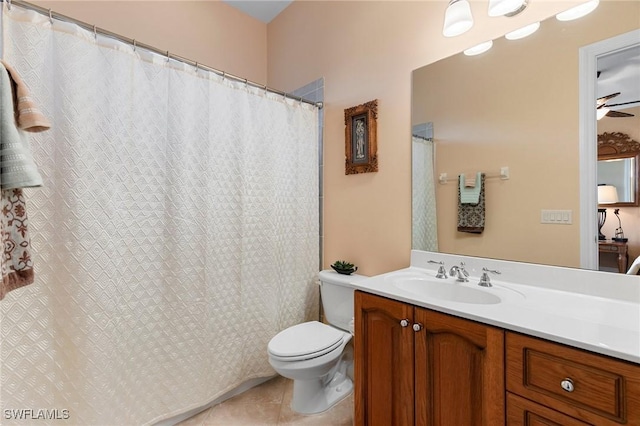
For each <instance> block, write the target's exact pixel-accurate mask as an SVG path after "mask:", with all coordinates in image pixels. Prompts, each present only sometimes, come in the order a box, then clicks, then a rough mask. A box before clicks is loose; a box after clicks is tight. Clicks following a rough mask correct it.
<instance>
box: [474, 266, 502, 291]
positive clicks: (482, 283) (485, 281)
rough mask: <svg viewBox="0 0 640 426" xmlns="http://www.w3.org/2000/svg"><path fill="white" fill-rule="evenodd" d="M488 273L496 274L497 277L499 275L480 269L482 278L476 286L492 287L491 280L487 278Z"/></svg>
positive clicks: (498, 272)
mask: <svg viewBox="0 0 640 426" xmlns="http://www.w3.org/2000/svg"><path fill="white" fill-rule="evenodd" d="M489 272H491V273H492V274H498V275H500V273H501V272H500V271H498V270H491V269H487V268H482V276H481V277H480V281H479V282H478V285H479V286H480V287H493V284H491V278H490V277H489Z"/></svg>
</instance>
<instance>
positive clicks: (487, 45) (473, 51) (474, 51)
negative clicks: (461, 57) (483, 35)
mask: <svg viewBox="0 0 640 426" xmlns="http://www.w3.org/2000/svg"><path fill="white" fill-rule="evenodd" d="M492 46H493V40H489V41H485V42H484V43H480V44H478V45H475V46H473V47H470V48H468V49H467V50H465V51H464V54H465V55H467V56H474V55H479V54H481V53H484V52H486V51H487V50H489V49H491V47H492Z"/></svg>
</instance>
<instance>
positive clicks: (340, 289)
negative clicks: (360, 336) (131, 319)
mask: <svg viewBox="0 0 640 426" xmlns="http://www.w3.org/2000/svg"><path fill="white" fill-rule="evenodd" d="M319 278H320V295H321V297H322V309H323V311H324V316H325V318H326V320H327V322H328V323H329V324H331V325H333V326H334V327H338V328H340V329H342V330H344V331H350V330H349V323H350V322H351V320H352V319H353V292H354V289H353V286H352V285H351V283H353V282H357V281H360V280H363V279H365V278H367V277H365V276H363V275H357V274H352V275H341V274H338V273H337V272H335V271H331V270H324V271H320V274H319Z"/></svg>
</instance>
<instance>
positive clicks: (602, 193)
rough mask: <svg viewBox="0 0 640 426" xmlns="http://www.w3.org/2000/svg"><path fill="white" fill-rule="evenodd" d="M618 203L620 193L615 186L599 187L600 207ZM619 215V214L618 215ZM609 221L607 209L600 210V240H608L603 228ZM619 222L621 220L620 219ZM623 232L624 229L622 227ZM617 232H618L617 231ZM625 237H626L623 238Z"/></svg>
mask: <svg viewBox="0 0 640 426" xmlns="http://www.w3.org/2000/svg"><path fill="white" fill-rule="evenodd" d="M617 202H618V191H617V190H616V187H615V186H613V185H606V184H604V185H598V205H600V204H614V203H617ZM616 215H617V213H616ZM606 220H607V209H601V208H599V209H598V240H600V241H602V240H606V237H605V236H604V234H603V233H602V226H603V225H604V222H605V221H606ZM618 220H620V218H619V217H618ZM620 231H622V227H620ZM616 232H617V231H616ZM623 237H624V236H623Z"/></svg>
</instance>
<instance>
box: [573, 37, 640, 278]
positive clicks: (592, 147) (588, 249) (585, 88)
mask: <svg viewBox="0 0 640 426" xmlns="http://www.w3.org/2000/svg"><path fill="white" fill-rule="evenodd" d="M638 45H640V29H638V30H633V31H630V32H628V33H624V34H620V35H618V36H615V37H611V38H608V39H606V40H602V41H599V42H597V43H593V44H590V45H588V46H584V47H581V48H580V50H579V82H580V89H579V91H580V97H579V104H580V108H579V114H580V119H579V125H580V130H579V141H580V267H581V268H583V269H593V270H598V232H597V229H598V217H597V210H598V207H597V206H598V196H597V185H598V183H597V182H598V180H597V166H598V149H597V143H596V141H597V140H598V122H597V120H596V109H595V102H596V84H597V80H596V78H595V76H596V73H597V65H598V58H599V57H601V56H605V55H607V54H610V53H614V52H617V51H620V50H624V49H627V48H629V47H632V46H638Z"/></svg>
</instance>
